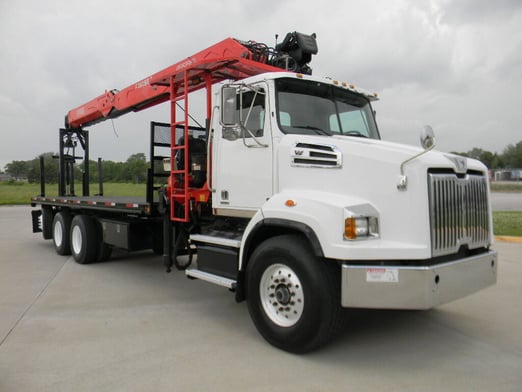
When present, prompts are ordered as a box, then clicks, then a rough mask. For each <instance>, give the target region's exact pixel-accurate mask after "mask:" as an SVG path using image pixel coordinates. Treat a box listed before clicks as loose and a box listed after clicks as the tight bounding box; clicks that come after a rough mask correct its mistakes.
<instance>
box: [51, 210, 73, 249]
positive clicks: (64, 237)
mask: <svg viewBox="0 0 522 392" xmlns="http://www.w3.org/2000/svg"><path fill="white" fill-rule="evenodd" d="M70 228H71V214H69V212H68V211H66V210H64V211H60V212H57V213H56V215H55V216H54V219H53V224H52V237H53V243H54V249H55V250H56V253H58V254H59V255H62V256H66V255H70V254H71V247H70V242H69V232H70Z"/></svg>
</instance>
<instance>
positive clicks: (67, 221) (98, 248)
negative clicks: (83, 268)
mask: <svg viewBox="0 0 522 392" xmlns="http://www.w3.org/2000/svg"><path fill="white" fill-rule="evenodd" d="M51 231H52V237H53V242H54V247H55V249H56V253H58V254H59V255H70V254H72V256H73V258H74V260H75V261H76V262H77V263H79V264H89V263H93V262H96V261H105V260H107V259H109V258H110V256H111V253H112V248H111V247H110V246H109V245H107V244H105V243H104V242H103V235H102V228H101V225H100V224H99V223H98V222H97V221H96V220H95V219H93V218H91V217H89V216H88V215H76V216H74V218H73V217H71V214H70V213H69V212H68V211H66V210H64V211H60V212H58V213H57V214H56V215H55V216H54V219H53V223H52V230H51Z"/></svg>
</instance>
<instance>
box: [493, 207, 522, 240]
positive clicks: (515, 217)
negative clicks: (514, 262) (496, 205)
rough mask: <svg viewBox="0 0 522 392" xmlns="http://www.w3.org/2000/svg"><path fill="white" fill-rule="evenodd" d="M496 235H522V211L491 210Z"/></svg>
mask: <svg viewBox="0 0 522 392" xmlns="http://www.w3.org/2000/svg"><path fill="white" fill-rule="evenodd" d="M493 227H494V228H495V234H496V235H505V236H515V237H522V211H495V212H493Z"/></svg>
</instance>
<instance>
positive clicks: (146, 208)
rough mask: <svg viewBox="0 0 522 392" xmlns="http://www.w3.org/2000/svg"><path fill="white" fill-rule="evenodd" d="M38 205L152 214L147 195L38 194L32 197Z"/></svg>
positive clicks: (33, 201) (34, 204)
mask: <svg viewBox="0 0 522 392" xmlns="http://www.w3.org/2000/svg"><path fill="white" fill-rule="evenodd" d="M36 205H42V206H43V205H48V206H63V207H68V208H72V209H92V210H106V211H111V212H124V213H133V214H137V215H150V213H151V203H147V201H146V199H145V197H131V196H55V197H43V196H36V197H32V198H31V206H33V207H35V206H36Z"/></svg>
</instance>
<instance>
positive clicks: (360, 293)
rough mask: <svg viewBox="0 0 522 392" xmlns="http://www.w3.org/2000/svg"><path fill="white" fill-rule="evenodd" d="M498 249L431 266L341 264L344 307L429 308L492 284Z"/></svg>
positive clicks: (495, 272) (495, 271)
mask: <svg viewBox="0 0 522 392" xmlns="http://www.w3.org/2000/svg"><path fill="white" fill-rule="evenodd" d="M496 281H497V252H496V251H488V252H487V253H483V254H480V255H476V256H471V257H467V258H464V259H460V260H457V261H453V262H449V263H444V264H437V265H432V266H426V267H422V266H415V267H411V266H408V267H397V266H370V265H351V264H343V266H342V289H341V291H342V298H341V304H342V306H343V307H354V308H374V309H430V308H432V307H434V306H437V305H441V304H444V303H447V302H450V301H453V300H456V299H459V298H462V297H465V296H466V295H469V294H472V293H474V292H476V291H478V290H481V289H483V288H486V287H488V286H491V285H493V284H495V282H496Z"/></svg>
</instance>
